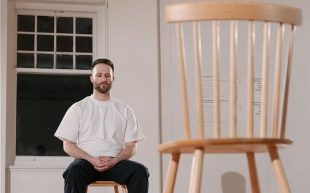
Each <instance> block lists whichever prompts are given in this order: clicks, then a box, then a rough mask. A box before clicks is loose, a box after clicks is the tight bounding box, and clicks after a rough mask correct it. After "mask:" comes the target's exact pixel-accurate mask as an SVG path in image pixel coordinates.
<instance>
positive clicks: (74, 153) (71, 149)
mask: <svg viewBox="0 0 310 193" xmlns="http://www.w3.org/2000/svg"><path fill="white" fill-rule="evenodd" d="M63 149H64V151H65V152H66V153H67V154H68V155H70V156H71V157H73V158H75V159H84V160H87V161H88V162H90V163H91V164H92V165H93V166H95V167H102V165H103V163H102V161H100V159H99V158H98V157H93V156H91V155H89V154H88V153H86V152H85V151H83V150H82V149H81V148H79V147H78V146H77V145H76V144H75V143H74V142H72V141H70V140H67V139H63Z"/></svg>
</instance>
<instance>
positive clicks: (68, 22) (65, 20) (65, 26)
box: [57, 17, 73, 34]
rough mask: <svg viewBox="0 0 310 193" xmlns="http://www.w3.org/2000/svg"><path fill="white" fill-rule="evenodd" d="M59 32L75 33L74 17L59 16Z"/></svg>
mask: <svg viewBox="0 0 310 193" xmlns="http://www.w3.org/2000/svg"><path fill="white" fill-rule="evenodd" d="M57 33H71V34H72V33H73V18H72V17H58V18H57Z"/></svg>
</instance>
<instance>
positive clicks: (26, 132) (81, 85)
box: [16, 74, 92, 156]
mask: <svg viewBox="0 0 310 193" xmlns="http://www.w3.org/2000/svg"><path fill="white" fill-rule="evenodd" d="M16 90H17V91H16V92H17V104H16V155H32V156H33V155H36V156H43V155H44V156H64V155H66V153H65V152H64V151H63V147H62V142H61V141H60V140H59V139H57V138H56V137H54V133H55V131H56V129H57V127H58V125H59V123H60V121H61V119H62V117H63V116H64V114H65V113H66V111H67V109H68V108H69V107H70V106H71V105H72V104H73V103H74V102H76V101H79V100H81V99H83V98H84V97H86V96H88V95H90V94H91V92H92V85H91V82H90V81H89V75H42V74H17V89H16ZM43 107H44V108H43Z"/></svg>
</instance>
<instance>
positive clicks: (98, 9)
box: [10, 1, 108, 172]
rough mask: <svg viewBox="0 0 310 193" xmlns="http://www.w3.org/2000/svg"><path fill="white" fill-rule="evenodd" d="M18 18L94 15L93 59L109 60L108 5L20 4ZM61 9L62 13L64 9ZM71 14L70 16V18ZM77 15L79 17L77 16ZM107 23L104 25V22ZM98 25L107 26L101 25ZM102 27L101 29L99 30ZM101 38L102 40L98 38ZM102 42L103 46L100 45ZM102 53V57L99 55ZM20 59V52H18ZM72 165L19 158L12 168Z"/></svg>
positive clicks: (73, 72)
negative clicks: (106, 58)
mask: <svg viewBox="0 0 310 193" xmlns="http://www.w3.org/2000/svg"><path fill="white" fill-rule="evenodd" d="M15 7H16V14H22V13H26V12H27V13H29V11H35V14H38V15H40V13H42V14H43V15H46V14H47V13H48V12H52V13H54V12H55V11H58V12H59V14H61V15H63V14H68V13H70V14H71V15H72V14H73V15H74V16H87V15H89V16H90V15H91V16H92V17H93V18H94V19H93V59H95V58H97V55H100V56H102V55H104V56H107V47H108V46H107V45H108V41H107V31H108V30H107V24H108V22H107V19H108V17H107V14H108V12H107V1H106V2H103V3H100V4H94V3H93V5H90V4H60V3H36V2H16V3H15ZM60 8H61V9H60ZM70 14H69V15H70ZM75 14H76V15H75ZM103 20H104V21H103ZM98 22H104V24H103V25H99V23H98ZM98 26H101V29H100V28H99V27H98ZM96 34H100V36H99V35H98V36H97V35H96ZM97 42H100V45H97ZM98 52H100V54H98ZM16 56H17V52H16ZM16 73H30V74H59V75H61V74H68V75H77V74H90V70H74V69H39V68H16ZM71 161H72V158H71V157H69V156H17V155H16V156H15V161H14V164H13V165H11V166H10V170H11V171H12V172H13V171H18V170H19V169H32V168H51V169H57V168H58V169H64V168H66V167H67V165H68V163H70V162H71Z"/></svg>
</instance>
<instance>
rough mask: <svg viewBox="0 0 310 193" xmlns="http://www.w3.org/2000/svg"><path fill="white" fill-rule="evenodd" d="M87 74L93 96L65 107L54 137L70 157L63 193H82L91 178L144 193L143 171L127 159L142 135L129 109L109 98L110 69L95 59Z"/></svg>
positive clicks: (107, 63) (106, 61)
mask: <svg viewBox="0 0 310 193" xmlns="http://www.w3.org/2000/svg"><path fill="white" fill-rule="evenodd" d="M91 73H92V74H91V76H90V80H91V82H92V84H93V94H92V95H91V96H88V97H86V98H84V99H83V100H81V101H79V102H77V103H75V104H73V105H72V106H71V107H70V108H69V109H68V111H67V112H66V114H65V116H64V117H63V120H62V121H61V123H60V125H59V127H58V129H57V131H56V133H55V136H56V137H58V138H59V139H61V140H62V141H63V148H64V151H65V152H66V153H67V154H69V155H70V156H72V157H73V158H75V160H74V161H73V162H72V163H71V164H70V165H69V167H68V168H67V170H66V171H65V172H64V174H63V177H64V180H65V193H85V190H86V188H87V185H88V184H90V183H92V182H94V181H97V180H109V181H115V182H117V183H119V184H125V185H126V186H127V189H128V193H147V192H148V176H149V173H148V170H147V168H146V167H145V166H143V165H142V164H140V163H137V162H134V161H130V160H129V159H130V158H131V157H132V156H133V155H134V154H135V153H136V149H137V142H139V141H141V140H142V139H143V138H144V136H143V133H142V131H141V130H140V128H139V127H138V124H137V122H136V118H135V115H134V113H133V111H132V109H131V108H130V107H128V106H127V105H125V104H124V103H122V102H120V101H119V100H117V99H115V98H113V97H112V96H111V91H110V90H111V88H112V84H113V81H114V65H113V63H112V62H111V61H110V60H109V59H105V58H103V59H97V60H95V61H94V62H93V64H92V67H91ZM77 89H78V88H77Z"/></svg>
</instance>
